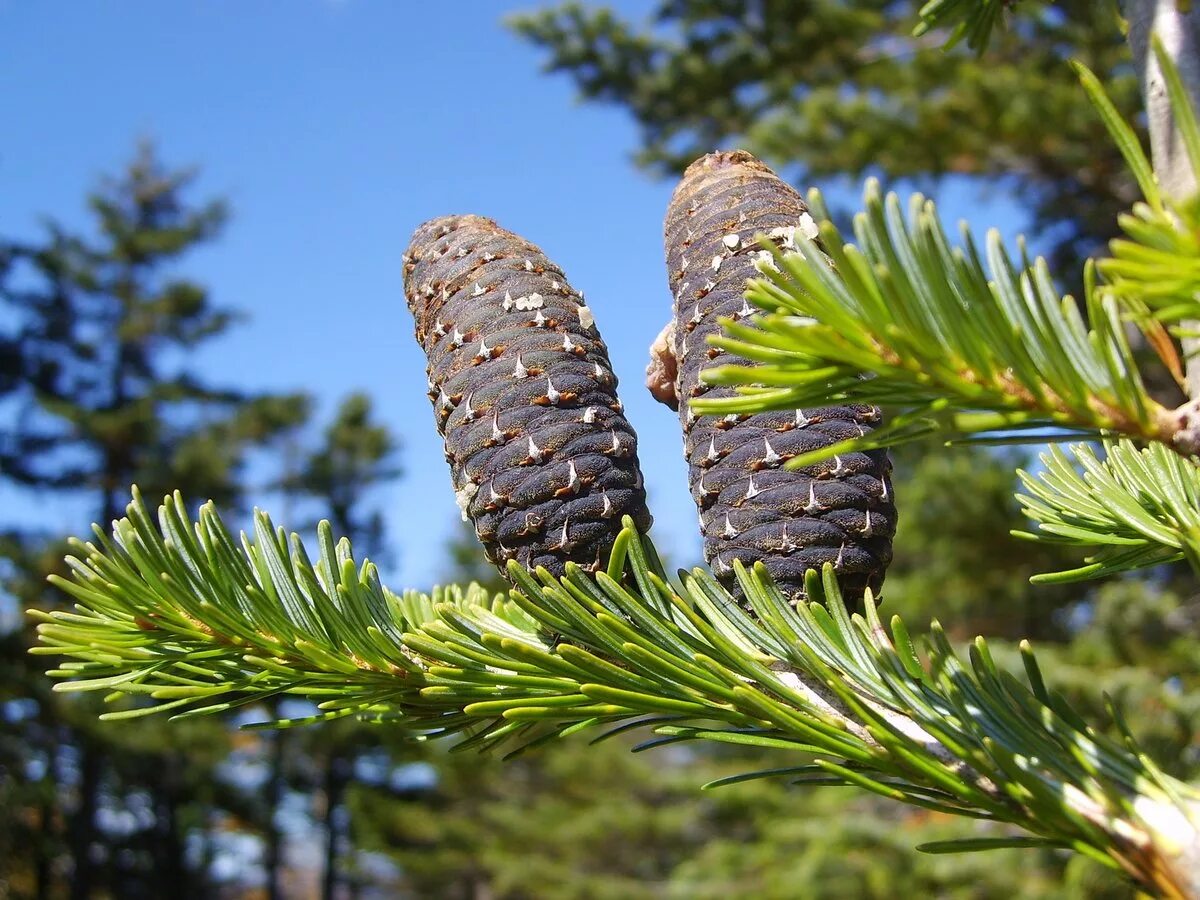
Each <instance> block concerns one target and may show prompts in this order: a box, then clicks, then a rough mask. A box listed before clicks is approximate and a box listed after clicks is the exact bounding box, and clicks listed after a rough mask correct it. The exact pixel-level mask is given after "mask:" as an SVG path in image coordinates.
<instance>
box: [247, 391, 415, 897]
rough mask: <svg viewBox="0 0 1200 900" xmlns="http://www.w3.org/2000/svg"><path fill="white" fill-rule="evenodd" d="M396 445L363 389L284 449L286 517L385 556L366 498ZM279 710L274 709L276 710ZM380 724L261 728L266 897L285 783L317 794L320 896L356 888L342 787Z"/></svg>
mask: <svg viewBox="0 0 1200 900" xmlns="http://www.w3.org/2000/svg"><path fill="white" fill-rule="evenodd" d="M397 451H398V443H397V440H396V438H395V436H394V435H393V434H392V433H391V431H390V430H389V429H388V428H387V427H386V426H383V425H380V424H379V423H378V422H377V421H376V420H375V418H374V416H373V410H372V406H371V400H370V398H369V397H368V396H367V395H366V394H363V393H353V394H350V395H348V396H346V397H345V398H344V399H343V400H342V401H341V404H340V405H339V406H338V408H337V410H336V411H335V412H334V414H333V417H332V419H331V420H330V422H329V424H328V425H327V426H326V427H325V429H324V431H323V432H322V434H321V438H320V440H319V441H318V442H317V443H316V444H315V445H314V446H312V447H311V448H304V447H303V446H301V445H298V444H295V443H293V444H292V445H291V446H290V447H289V448H288V449H287V451H286V454H285V455H286V456H287V457H288V459H289V462H288V464H287V466H286V470H285V472H284V474H283V477H282V478H281V479H280V480H279V481H278V483H277V484H276V485H275V488H276V489H277V490H279V491H281V492H282V493H283V495H284V497H285V498H286V500H287V502H288V505H294V506H295V508H294V509H293V510H292V511H291V512H292V520H293V521H298V522H301V523H302V525H301V527H302V528H304V529H306V530H308V529H309V528H310V524H309V522H311V525H313V526H315V524H316V522H317V521H319V520H321V519H327V520H329V523H330V524H331V525H332V527H333V530H334V533H335V534H337V535H338V536H339V537H345V538H348V539H349V540H350V542H351V543H352V544H353V545H354V547H355V548H356V549H358V550H360V552H361V553H363V554H364V555H367V556H370V557H371V559H373V560H374V561H376V562H379V561H380V560H392V558H393V554H392V553H391V548H390V547H389V545H388V543H387V535H386V532H385V528H384V519H383V514H382V512H381V510H380V509H379V508H378V506H375V505H373V504H372V503H371V499H372V494H373V493H374V492H375V491H377V490H378V489H379V488H380V487H382V486H384V485H386V484H388V483H390V482H392V481H394V480H396V479H397V478H399V477H400V475H401V468H400V466H399V464H398V463H397V460H396V456H397ZM276 714H277V711H276ZM380 731H381V729H378V728H376V727H375V726H373V725H367V724H364V723H362V722H360V721H358V720H349V719H347V720H342V721H338V722H330V723H327V724H326V725H325V726H324V727H323V728H321V729H319V730H318V729H308V730H300V731H298V732H296V731H287V730H280V731H270V732H265V733H264V734H263V740H264V742H265V744H266V748H265V749H266V750H267V756H268V769H269V774H268V776H267V782H266V799H267V803H266V816H265V819H264V828H265V831H266V836H267V840H266V848H265V849H266V853H265V863H266V866H265V868H266V870H267V883H268V895H269V896H270V897H272V898H274V897H281V896H284V893H283V892H282V889H281V884H282V881H281V875H282V871H281V870H282V863H283V859H282V852H281V851H282V846H281V845H282V838H281V835H280V833H279V828H278V809H279V806H280V803H281V802H282V799H283V791H284V790H285V789H286V788H287V787H288V786H292V787H295V788H298V789H300V790H302V791H304V792H306V793H310V794H313V795H314V796H317V795H319V796H320V798H321V802H320V804H318V805H317V807H316V815H315V817H316V818H317V819H318V820H319V822H320V825H321V829H322V831H323V835H324V856H323V860H322V864H321V872H322V876H321V897H322V898H326V900H332V898H333V897H335V896H340V893H339V887H340V886H342V885H346V886H349V887H350V888H351V890H352V891H353V889H354V888H356V886H357V885H358V882H359V881H360V880H361V876H360V874H359V873H358V871H357V866H356V860H357V853H356V851H357V840H356V835H355V822H354V819H353V817H352V810H351V807H350V806H349V805H348V803H347V791H348V790H349V789H350V788H351V786H352V784H353V781H354V777H355V770H356V766H357V760H358V758H359V757H360V756H361V755H362V754H364V753H368V752H370V751H372V750H373V749H374V748H376V747H377V746H378V745H379V739H380V734H379V732H380ZM395 750H396V752H397V754H398V758H397V759H398V761H393V760H392V759H391V758H390V757H389V756H386V755H385V757H384V760H385V761H384V765H385V766H386V767H389V768H390V767H391V766H392V765H393V764H400V762H403V761H407V760H409V759H411V758H412V757H413V756H414V748H413V747H412V746H408V747H405V746H403V745H399V746H397V747H396V748H395Z"/></svg>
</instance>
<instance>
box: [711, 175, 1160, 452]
mask: <svg viewBox="0 0 1200 900" xmlns="http://www.w3.org/2000/svg"><path fill="white" fill-rule="evenodd" d="M865 205H866V210H865V211H864V212H862V213H859V214H858V216H856V217H855V222H854V227H855V236H856V239H857V245H855V244H849V243H845V242H844V241H843V239H842V236H841V234H840V233H839V232H838V230H837V228H836V227H834V225H833V224H832V223H830V222H829V221H824V222H823V223H822V224H821V226H820V240H821V243H822V245H823V246H824V248H826V250H827V251H828V256H826V255H825V254H824V253H822V252H820V250H819V249H818V245H817V244H816V243H815V242H814V241H812V240H810V239H809V238H808V237H807V236H805V235H802V234H798V235H797V237H796V241H797V245H798V249H799V252H796V253H783V252H780V251H779V250H778V249H776V248H773V247H769V249H770V251H771V255H770V257H769V258H767V259H764V261H763V262H762V263H761V264H760V271H761V272H762V274H763V276H764V277H763V278H761V279H755V280H752V281H750V283H749V285H748V290H747V294H746V296H747V298H748V299H749V300H750V301H751V302H753V303H755V304H756V305H757V306H759V307H761V308H762V309H764V310H765V311H766V313H765V314H764V315H760V316H758V317H756V318H755V319H754V320H753V322H752V323H750V324H747V323H744V322H742V323H732V322H730V323H727V324H726V328H725V334H724V336H722V337H719V338H716V339H714V340H713V343H714V344H716V345H717V346H719V347H722V348H724V349H726V350H728V351H730V352H732V353H734V354H737V355H740V356H743V357H745V358H747V359H749V360H752V361H754V362H756V363H758V364H759V365H757V366H754V367H750V366H739V365H731V366H720V367H716V368H713V369H710V370H708V371H707V372H706V376H705V377H706V379H707V380H709V381H710V382H712V383H715V384H732V385H739V386H740V388H741V390H740V396H736V397H729V398H723V399H714V400H701V401H697V402H695V403H694V404H693V407H694V409H695V410H696V411H697V412H699V413H704V414H712V415H723V414H730V413H756V412H761V411H763V410H768V409H796V408H799V409H804V408H805V407H811V406H818V405H823V404H830V403H863V404H870V405H875V406H879V407H881V408H883V410H884V411H885V413H887V414H888V418H889V421H888V422H887V424H886V425H884V426H883V427H881V428H878V429H876V430H875V431H874V432H872V433H870V434H866V435H863V436H862V437H860V438H856V439H851V440H849V441H845V442H843V443H841V444H835V445H833V446H829V447H824V448H821V449H818V450H815V451H813V452H812V453H808V454H805V455H802V456H798V457H795V458H793V459H792V460H790V461H789V463H788V465H790V466H794V467H799V466H806V465H811V464H812V463H814V462H817V461H818V460H820V459H824V458H828V457H831V456H834V455H836V454H839V453H844V452H847V451H848V450H863V449H872V448H877V447H886V446H892V445H895V444H900V443H904V442H907V441H913V440H919V439H922V438H926V437H929V436H931V435H934V434H939V435H941V436H944V437H945V438H946V439H948V440H979V439H985V440H994V439H1001V440H1007V441H1020V440H1024V439H1028V438H1029V437H1031V436H1032V437H1036V439H1037V440H1039V441H1045V440H1048V439H1049V440H1061V439H1065V438H1068V437H1081V436H1082V437H1099V436H1101V435H1104V434H1110V433H1116V434H1124V435H1129V436H1132V437H1136V438H1139V439H1143V440H1149V439H1169V438H1170V437H1171V436H1172V435H1173V434H1174V432H1175V430H1176V425H1175V423H1174V421H1173V420H1172V417H1171V414H1170V413H1169V412H1168V411H1167V410H1165V409H1164V408H1163V407H1161V406H1160V405H1159V404H1158V403H1156V402H1155V401H1154V400H1153V399H1151V398H1150V397H1149V396H1148V395H1147V393H1146V390H1145V387H1144V386H1143V384H1142V381H1141V378H1140V375H1139V373H1138V370H1137V367H1136V364H1135V362H1134V357H1133V353H1132V350H1131V349H1130V345H1129V341H1128V339H1127V337H1126V334H1125V323H1124V322H1123V321H1122V318H1121V315H1120V311H1119V308H1118V305H1117V302H1116V300H1115V299H1114V298H1113V297H1111V296H1107V295H1105V294H1103V293H1102V292H1100V291H1098V290H1097V288H1096V284H1095V279H1094V278H1093V277H1092V275H1091V272H1090V270H1089V272H1088V277H1087V278H1086V279H1085V280H1086V286H1085V303H1084V308H1083V309H1081V308H1080V307H1079V305H1078V304H1077V303H1076V302H1075V301H1074V300H1073V299H1072V298H1071V297H1062V296H1060V295H1059V294H1058V292H1057V291H1056V290H1055V288H1054V286H1053V281H1052V279H1051V276H1050V273H1049V270H1048V268H1047V266H1046V264H1045V262H1044V261H1043V260H1041V259H1038V260H1036V261H1034V262H1032V263H1029V262H1025V263H1023V264H1022V265H1020V266H1018V265H1016V264H1015V263H1014V262H1013V260H1012V259H1011V258H1010V256H1009V254H1008V253H1007V251H1006V250H1005V249H1004V247H1003V245H1002V244H1001V241H1000V237H999V234H998V233H997V232H996V231H994V230H993V231H991V232H989V234H988V237H987V244H986V249H985V251H984V252H983V253H982V254H981V252H980V250H979V248H978V246H977V244H976V242H975V240H974V238H973V236H972V235H971V232H970V231H969V230H968V229H967V227H966V226H965V225H963V226H962V235H961V236H962V244H963V245H962V246H961V247H953V246H952V245H951V243H950V241H949V239H948V238H947V235H946V234H945V232H944V231H943V229H942V226H941V223H940V221H939V220H938V216H937V210H936V208H935V206H934V204H933V203H932V202H930V201H928V200H926V199H925V198H924V197H922V196H921V195H919V194H918V195H915V196H914V197H913V198H912V200H911V201H910V204H909V216H908V218H907V219H906V218H905V216H904V215H903V212H902V210H901V205H900V201H899V199H898V198H897V196H896V195H895V194H888V195H887V196H886V197H885V196H884V195H883V193H882V191H881V189H880V187H879V184H878V182H876V181H874V180H871V181H869V182H868V183H867V186H866V191H865ZM810 206H812V207H813V208H814V210H823V209H824V205H823V203H822V200H821V195H820V193H819V192H818V191H812V192H811V193H810ZM824 218H825V219H826V220H827V219H828V216H827V215H824ZM764 246H767V245H766V244H764ZM985 259H986V265H985V262H984V260H985ZM1089 323H1090V324H1089ZM864 374H865V375H866V376H867V377H864ZM1000 435H1003V436H1002V437H999V436H1000Z"/></svg>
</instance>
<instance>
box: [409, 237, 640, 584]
mask: <svg viewBox="0 0 1200 900" xmlns="http://www.w3.org/2000/svg"><path fill="white" fill-rule="evenodd" d="M404 289H405V295H406V297H407V298H408V305H409V309H410V310H412V313H413V317H414V318H415V320H416V336H417V340H418V342H420V344H421V347H422V349H424V351H425V354H426V356H427V358H428V361H429V365H428V369H427V371H428V375H429V398H430V399H431V400H432V401H433V408H434V414H435V418H436V420H437V427H438V431H439V432H440V433H441V435H442V437H443V439H444V441H445V450H446V460H447V461H448V462H449V463H450V469H451V474H452V477H453V480H454V490H455V495H456V498H457V500H458V505H459V507H460V509H461V510H462V513H463V519H464V520H466V519H470V520H471V521H472V522H473V523H474V525H475V532H476V534H477V535H478V536H479V540H480V542H481V543H482V544H483V547H484V550H485V551H486V552H487V555H488V559H490V560H491V561H492V562H493V563H495V564H496V565H497V566H499V567H500V568H501V571H503V566H504V564H505V563H506V562H507V561H508V560H510V559H515V560H517V561H518V562H519V563H520V564H521V565H522V566H523V567H525V568H529V569H532V568H534V567H536V566H545V567H546V568H547V569H549V570H550V571H551V572H553V573H555V574H562V572H563V569H564V564H565V563H566V562H567V561H573V562H576V563H578V564H579V565H581V566H583V567H584V568H587V569H595V568H597V567H599V566H601V565H603V564H604V563H605V562H606V561H607V555H608V551H609V548H610V547H611V546H612V542H613V540H614V538H615V537H616V535H617V533H618V532H619V531H620V528H621V517H622V516H623V515H626V514H628V515H630V516H632V517H633V520H634V521H635V522H636V523H637V525H638V526H639V527H640V528H641V529H643V530H645V529H647V528H649V527H650V522H651V518H650V513H649V512H648V511H647V509H646V494H645V490H644V489H643V486H642V475H641V472H640V470H639V469H638V459H637V437H636V435H635V434H634V432H633V429H632V428H631V427H630V426H629V423H628V422H627V421H626V420H625V417H624V415H623V414H622V407H621V402H620V401H619V400H618V399H617V393H616V388H617V379H616V376H615V375H614V374H613V371H612V367H611V365H610V364H609V361H608V348H607V347H605V345H604V342H603V341H602V340H601V339H600V333H599V332H598V331H597V330H596V326H595V323H594V320H593V318H592V313H591V311H590V310H589V309H588V307H587V306H585V305H584V301H583V296H582V295H581V294H579V293H577V292H576V291H575V290H573V289H572V288H571V286H570V285H569V284H567V279H566V277H565V276H564V275H563V273H562V270H561V269H559V268H558V266H556V265H554V263H552V262H551V261H550V260H549V259H547V258H546V256H545V254H543V253H542V251H541V250H539V249H538V248H537V247H535V246H534V245H533V244H531V243H529V242H528V241H526V240H525V239H523V238H521V237H519V236H518V235H515V234H513V233H512V232H510V231H506V230H504V229H503V228H501V227H500V226H499V225H497V224H496V223H495V222H493V221H492V220H491V219H485V218H482V217H480V216H445V217H442V218H439V219H434V220H432V221H430V222H426V223H425V224H424V225H422V226H420V227H419V228H418V229H417V230H416V232H415V233H414V234H413V237H412V241H411V243H410V244H409V246H408V251H407V253H406V254H405V257H404Z"/></svg>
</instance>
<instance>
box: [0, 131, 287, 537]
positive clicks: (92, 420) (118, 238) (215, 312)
mask: <svg viewBox="0 0 1200 900" xmlns="http://www.w3.org/2000/svg"><path fill="white" fill-rule="evenodd" d="M193 177H194V176H193V173H191V172H186V171H170V170H168V169H166V168H165V167H164V166H163V164H162V162H161V161H160V160H159V159H158V158H157V156H156V155H155V153H154V150H153V148H152V147H151V146H149V145H143V146H142V147H141V148H140V149H139V151H138V155H137V156H136V157H135V159H134V160H133V162H132V163H131V164H130V165H129V167H128V168H127V170H126V171H125V172H124V173H122V175H121V176H120V177H119V178H113V179H108V180H106V181H105V182H104V183H103V185H102V187H101V189H100V190H98V191H97V192H95V193H94V194H92V195H91V196H90V198H89V201H88V202H89V207H90V210H91V212H92V215H93V218H94V225H95V232H96V234H95V235H94V236H89V235H78V234H70V233H68V232H66V231H65V230H63V229H62V228H61V227H59V226H57V225H54V224H51V225H49V226H48V232H49V233H48V235H47V237H46V239H45V240H44V242H42V243H32V244H31V243H13V242H3V243H2V245H0V256H5V257H7V258H8V259H9V266H8V269H7V274H8V276H9V277H8V278H7V279H6V280H5V281H4V282H3V283H0V303H2V304H3V308H4V309H5V311H6V312H7V313H8V314H9V315H10V316H11V318H12V320H14V321H15V322H16V326H15V327H16V331H17V336H18V338H19V342H20V355H19V357H18V359H17V360H16V367H17V375H16V380H15V384H14V389H13V392H12V393H13V402H14V404H15V405H16V406H18V407H19V413H18V414H16V415H14V416H13V418H12V420H11V424H9V425H6V426H5V428H4V432H3V440H0V468H2V469H3V471H4V474H5V477H6V478H8V479H9V480H11V481H13V482H16V483H18V484H24V485H29V486H31V487H40V488H49V489H53V490H63V491H66V490H73V491H81V490H84V491H86V490H90V491H92V492H94V494H96V495H98V496H100V497H101V500H102V504H103V506H102V507H101V508H100V509H99V510H98V511H97V515H98V516H99V518H100V519H101V520H102V521H107V520H108V519H110V518H112V517H113V516H114V515H116V514H117V513H118V512H119V510H120V507H121V500H120V496H119V495H120V493H121V492H124V491H125V490H126V489H127V486H128V485H129V484H131V483H133V482H135V481H136V482H137V483H139V484H143V485H146V486H147V487H148V488H152V489H153V490H154V491H155V492H156V493H157V492H160V491H168V490H171V489H173V488H175V487H179V486H183V487H186V488H188V489H189V490H194V491H195V492H196V493H197V494H201V495H202V496H206V497H211V498H213V499H215V500H217V501H218V502H220V503H223V504H225V505H227V506H230V507H236V506H237V505H238V504H239V502H240V499H241V483H240V482H241V479H240V471H241V467H242V465H243V464H244V461H245V456H246V453H247V449H248V446H249V445H251V444H261V443H263V442H265V441H266V440H268V439H270V438H271V437H272V436H274V435H277V434H279V433H280V432H282V431H283V430H284V429H285V428H287V427H290V426H293V425H295V424H297V423H299V422H301V421H303V420H304V418H305V416H306V415H307V401H306V399H305V398H304V397H303V396H300V395H286V396H281V395H266V394H263V395H254V394H250V393H246V392H242V391H237V390H230V389H228V388H224V387H214V386H210V385H207V384H205V383H204V381H203V380H202V379H201V378H200V377H199V376H198V375H196V374H195V373H194V372H192V371H190V370H189V368H188V367H187V366H186V365H181V364H180V363H179V359H180V351H184V352H185V353H186V351H190V350H193V349H195V348H196V347H198V346H200V345H202V344H204V343H205V342H206V341H208V340H211V339H212V338H214V337H217V336H218V335H220V334H222V333H223V332H224V331H225V330H226V329H227V328H228V327H229V326H230V325H231V324H232V321H233V317H232V315H231V314H230V313H229V312H228V311H226V310H223V309H220V308H218V307H216V306H214V305H213V303H212V302H211V300H210V298H209V296H208V293H207V291H206V290H205V289H204V288H203V287H202V286H201V285H199V284H197V283H196V282H194V281H192V280H190V279H188V278H186V277H184V276H181V275H179V274H178V273H177V272H176V271H175V267H176V266H177V265H178V264H179V262H180V261H181V260H182V258H183V257H184V256H185V255H186V254H187V253H188V252H189V251H191V250H192V249H194V248H195V247H196V246H197V245H199V244H202V243H204V242H207V241H210V240H212V239H214V238H215V237H216V236H217V235H218V234H219V232H220V229H221V227H222V225H223V224H224V222H225V219H226V212H225V208H224V205H223V204H222V203H220V202H219V201H213V202H208V203H201V204H192V203H189V202H188V200H187V196H186V195H187V191H188V188H189V186H190V184H191V182H192V180H193ZM185 358H186V357H185Z"/></svg>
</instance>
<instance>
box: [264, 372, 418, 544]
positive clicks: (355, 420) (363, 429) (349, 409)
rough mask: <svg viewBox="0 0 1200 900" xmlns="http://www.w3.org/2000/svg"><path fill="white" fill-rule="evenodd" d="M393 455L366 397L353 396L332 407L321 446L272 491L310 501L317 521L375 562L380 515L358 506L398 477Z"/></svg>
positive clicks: (381, 539)
mask: <svg viewBox="0 0 1200 900" xmlns="http://www.w3.org/2000/svg"><path fill="white" fill-rule="evenodd" d="M396 451H397V446H396V439H395V437H394V436H393V435H392V433H391V431H390V430H389V429H388V428H387V427H385V426H383V425H380V424H379V423H378V422H376V421H375V420H374V418H373V416H372V407H371V398H370V397H368V396H367V395H366V394H364V393H353V394H350V395H349V396H347V397H345V398H344V399H343V400H342V402H341V404H340V405H339V406H338V409H337V411H336V412H335V413H334V417H333V420H332V421H331V422H330V423H329V424H328V425H327V426H326V427H325V430H324V433H323V435H322V440H321V443H320V444H319V445H318V446H317V447H315V448H313V449H312V450H310V451H307V452H305V453H303V454H302V457H301V458H300V459H299V460H297V461H296V463H295V464H294V465H293V466H292V467H291V471H289V472H287V473H285V475H284V477H283V478H282V479H280V481H279V483H278V484H277V485H275V487H276V488H278V489H279V490H281V491H282V492H284V493H285V494H287V495H294V496H301V497H307V498H310V499H313V500H316V501H317V502H318V504H319V505H320V507H321V515H320V516H319V518H327V519H329V521H330V523H331V524H332V526H333V528H334V530H335V531H337V533H338V534H341V535H345V536H347V537H349V538H351V540H353V541H354V542H355V543H356V544H357V545H358V546H359V547H360V548H362V549H365V550H366V551H367V552H369V553H371V554H372V555H373V556H375V557H376V559H378V558H379V557H380V554H382V553H384V552H385V547H386V542H385V541H384V526H383V516H382V514H381V513H380V511H379V510H378V509H373V510H372V509H364V507H365V506H366V502H367V499H368V496H369V494H370V493H371V491H373V490H375V489H377V488H378V487H380V486H381V485H384V484H387V483H388V482H391V481H395V480H396V479H397V478H399V477H400V475H401V473H402V470H401V468H400V466H399V465H398V464H397V463H396Z"/></svg>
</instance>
